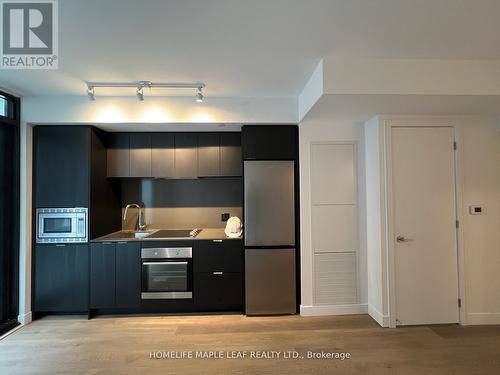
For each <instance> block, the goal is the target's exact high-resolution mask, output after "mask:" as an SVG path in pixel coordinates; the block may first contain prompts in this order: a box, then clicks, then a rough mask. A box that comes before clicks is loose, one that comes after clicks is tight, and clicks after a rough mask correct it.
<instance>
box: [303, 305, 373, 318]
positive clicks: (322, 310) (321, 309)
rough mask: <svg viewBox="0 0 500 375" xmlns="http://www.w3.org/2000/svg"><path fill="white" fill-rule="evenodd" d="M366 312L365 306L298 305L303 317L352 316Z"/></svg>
mask: <svg viewBox="0 0 500 375" xmlns="http://www.w3.org/2000/svg"><path fill="white" fill-rule="evenodd" d="M367 312H368V309H367V305H366V304H355V305H324V306H304V305H300V315H303V316H320V315H353V314H366V313H367Z"/></svg>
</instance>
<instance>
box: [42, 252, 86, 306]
mask: <svg viewBox="0 0 500 375" xmlns="http://www.w3.org/2000/svg"><path fill="white" fill-rule="evenodd" d="M88 253H89V251H88V245H87V244H68V245H63V244H61V245H37V246H35V252H34V279H35V280H34V281H35V282H34V292H33V311H34V312H84V311H87V309H88V265H89V263H88V259H89V254H88Z"/></svg>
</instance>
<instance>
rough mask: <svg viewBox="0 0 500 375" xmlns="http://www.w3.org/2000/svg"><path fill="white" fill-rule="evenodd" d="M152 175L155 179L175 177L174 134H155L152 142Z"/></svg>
mask: <svg viewBox="0 0 500 375" xmlns="http://www.w3.org/2000/svg"><path fill="white" fill-rule="evenodd" d="M151 147H152V148H151V158H152V161H151V174H152V176H153V177H174V176H175V164H174V154H175V151H174V150H175V139H174V134H173V133H155V134H154V135H153V137H152V140H151Z"/></svg>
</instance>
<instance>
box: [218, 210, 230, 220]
mask: <svg viewBox="0 0 500 375" xmlns="http://www.w3.org/2000/svg"><path fill="white" fill-rule="evenodd" d="M220 219H221V221H228V220H229V213H227V212H224V213H223V214H222V215H220Z"/></svg>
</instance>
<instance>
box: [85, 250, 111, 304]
mask: <svg viewBox="0 0 500 375" xmlns="http://www.w3.org/2000/svg"><path fill="white" fill-rule="evenodd" d="M115 263H116V245H115V243H113V242H102V243H92V244H91V245H90V308H91V309H93V308H111V307H114V306H115V305H116V299H115V279H116V269H115Z"/></svg>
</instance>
